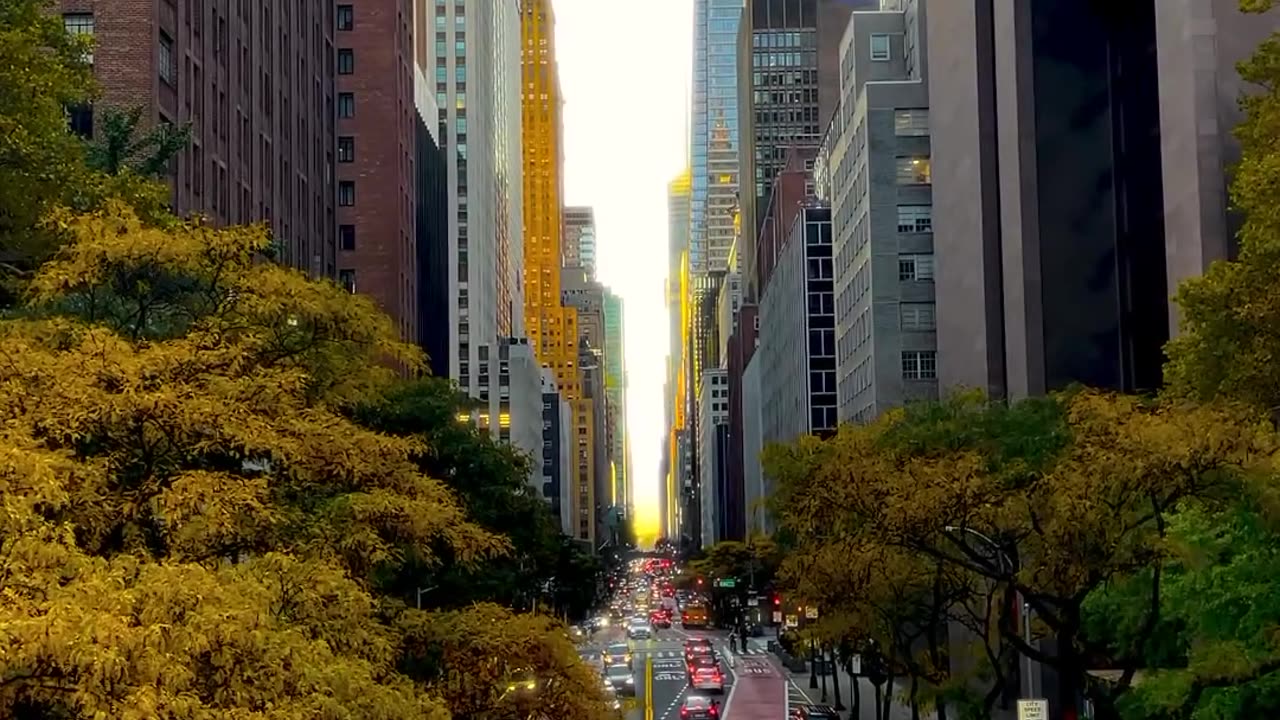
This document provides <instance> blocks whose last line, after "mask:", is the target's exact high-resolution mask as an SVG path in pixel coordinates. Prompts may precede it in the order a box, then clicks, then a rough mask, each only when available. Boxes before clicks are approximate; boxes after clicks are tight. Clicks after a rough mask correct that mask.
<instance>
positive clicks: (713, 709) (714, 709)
mask: <svg viewBox="0 0 1280 720" xmlns="http://www.w3.org/2000/svg"><path fill="white" fill-rule="evenodd" d="M719 716H720V708H718V707H716V706H715V705H712V706H711V717H719Z"/></svg>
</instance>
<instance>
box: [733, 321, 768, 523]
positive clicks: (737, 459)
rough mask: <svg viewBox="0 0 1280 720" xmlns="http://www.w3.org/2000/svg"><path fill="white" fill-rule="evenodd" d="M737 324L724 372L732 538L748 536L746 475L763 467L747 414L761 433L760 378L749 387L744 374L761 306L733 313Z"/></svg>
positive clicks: (754, 345)
mask: <svg viewBox="0 0 1280 720" xmlns="http://www.w3.org/2000/svg"><path fill="white" fill-rule="evenodd" d="M733 325H734V327H733V331H732V333H731V334H730V336H729V341H728V343H726V344H725V363H724V364H725V371H726V376H727V378H728V386H729V461H728V470H727V472H726V478H725V494H724V505H725V518H726V519H725V535H726V536H727V538H728V539H730V540H744V539H746V537H747V518H748V514H749V512H750V504H749V503H748V499H747V494H746V493H747V491H746V478H747V473H748V469H749V468H750V467H752V466H754V469H755V470H757V471H758V470H759V467H760V450H759V447H758V446H759V439H758V438H756V443H755V445H754V446H753V445H752V444H751V442H750V441H749V440H748V438H747V432H748V429H749V427H748V422H747V417H746V416H747V413H749V412H755V413H756V416H755V418H754V425H753V426H751V427H753V428H754V429H755V431H756V432H757V434H758V433H759V426H760V419H759V413H760V408H759V402H760V400H759V394H760V386H759V378H756V385H755V386H754V387H749V386H748V383H747V380H746V377H745V374H746V369H747V366H748V365H749V364H750V363H751V359H752V358H753V357H754V356H755V352H756V348H757V347H759V345H760V315H759V307H758V306H756V305H754V304H751V303H747V304H742V305H741V307H739V309H738V310H737V311H736V312H735V313H734V324H733ZM749 393H754V394H755V399H754V402H755V406H754V407H753V408H751V407H749V400H748V398H747V397H746V396H747V394H749Z"/></svg>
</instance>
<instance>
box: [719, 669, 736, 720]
mask: <svg viewBox="0 0 1280 720" xmlns="http://www.w3.org/2000/svg"><path fill="white" fill-rule="evenodd" d="M729 677H731V678H733V685H731V686H730V687H729V697H726V698H725V699H724V708H723V709H724V713H723V714H722V715H721V717H729V706H730V705H732V704H733V694H734V693H736V692H738V673H736V672H734V671H733V666H732V665H730V666H729Z"/></svg>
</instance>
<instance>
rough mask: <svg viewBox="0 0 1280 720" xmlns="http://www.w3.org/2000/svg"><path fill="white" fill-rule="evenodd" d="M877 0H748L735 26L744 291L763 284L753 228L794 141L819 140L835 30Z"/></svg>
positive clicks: (830, 103) (830, 100) (828, 103)
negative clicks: (740, 140) (736, 32)
mask: <svg viewBox="0 0 1280 720" xmlns="http://www.w3.org/2000/svg"><path fill="white" fill-rule="evenodd" d="M879 6H880V0H747V4H746V8H745V9H744V11H743V14H742V21H741V25H742V26H741V28H740V29H739V33H738V63H739V65H738V72H739V76H738V114H739V118H740V126H739V130H740V131H741V133H742V142H741V143H740V145H739V150H738V157H739V166H740V167H739V169H740V173H741V175H742V188H743V190H742V192H741V193H740V194H739V201H740V203H741V208H742V209H741V212H742V233H741V238H740V239H739V248H738V253H739V255H740V257H741V263H742V271H743V282H744V285H745V290H744V294H745V297H746V298H747V299H749V300H756V299H758V298H759V293H760V291H761V287H760V286H761V284H762V283H761V278H760V272H761V271H760V269H759V264H760V258H759V252H760V250H759V244H758V242H757V235H758V233H759V230H760V222H761V220H762V219H763V213H764V209H765V207H766V206H767V204H768V200H769V195H768V193H769V191H770V189H771V188H772V187H773V178H774V177H775V176H776V175H777V174H778V172H779V171H781V169H782V168H783V166H784V165H785V164H786V161H787V154H788V151H789V149H790V148H791V147H793V146H796V145H800V146H816V145H817V144H818V142H819V141H820V140H821V135H822V132H823V131H824V130H825V129H826V126H827V123H828V122H830V120H831V113H832V112H833V111H834V108H835V105H836V102H837V100H838V98H839V94H840V72H839V52H840V38H841V36H842V35H843V33H844V28H845V25H846V24H847V23H848V20H849V13H851V12H853V11H854V10H874V9H877V8H879Z"/></svg>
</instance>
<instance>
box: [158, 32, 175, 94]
mask: <svg viewBox="0 0 1280 720" xmlns="http://www.w3.org/2000/svg"><path fill="white" fill-rule="evenodd" d="M175 72H176V70H175V68H174V66H173V38H171V37H169V36H168V35H166V34H164V33H160V79H161V80H163V81H165V82H167V83H169V84H170V85H173V84H174V79H173V76H174V73H175Z"/></svg>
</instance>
